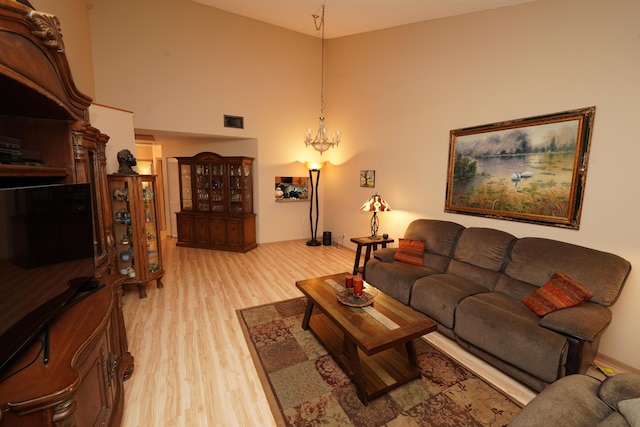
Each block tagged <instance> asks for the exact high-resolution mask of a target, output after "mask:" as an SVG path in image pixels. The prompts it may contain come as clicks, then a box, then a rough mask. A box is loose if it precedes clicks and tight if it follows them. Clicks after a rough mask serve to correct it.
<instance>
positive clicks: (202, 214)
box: [176, 152, 257, 252]
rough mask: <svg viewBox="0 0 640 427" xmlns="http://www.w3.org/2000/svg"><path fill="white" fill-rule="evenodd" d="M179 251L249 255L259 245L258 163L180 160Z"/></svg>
mask: <svg viewBox="0 0 640 427" xmlns="http://www.w3.org/2000/svg"><path fill="white" fill-rule="evenodd" d="M178 168H179V171H180V212H178V213H176V215H177V224H178V242H177V245H178V246H190V247H197V248H209V249H218V250H225V251H235V252H248V251H250V250H251V249H254V248H255V247H256V246H257V244H256V214H255V213H254V212H253V173H252V168H253V158H250V157H223V156H219V155H218V154H215V153H208V152H205V153H200V154H197V155H195V156H193V157H178Z"/></svg>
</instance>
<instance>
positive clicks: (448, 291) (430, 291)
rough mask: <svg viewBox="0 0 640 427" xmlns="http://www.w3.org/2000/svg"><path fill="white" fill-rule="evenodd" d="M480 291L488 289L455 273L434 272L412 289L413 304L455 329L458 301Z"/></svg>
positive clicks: (419, 309) (414, 306)
mask: <svg viewBox="0 0 640 427" xmlns="http://www.w3.org/2000/svg"><path fill="white" fill-rule="evenodd" d="M480 292H488V290H487V288H485V287H484V286H480V285H478V284H477V283H475V282H473V281H471V280H468V279H465V278H463V277H459V276H456V275H454V274H433V275H431V276H427V277H423V278H421V279H418V280H416V282H415V283H414V285H413V290H412V291H411V306H412V307H413V308H415V309H416V310H418V311H420V312H422V313H424V314H426V315H427V316H429V317H430V318H431V319H433V320H435V321H436V322H438V323H440V324H441V325H443V326H446V327H447V328H449V329H453V327H454V314H455V310H456V307H457V306H458V303H459V302H460V301H462V299H463V298H466V297H468V296H469V295H474V294H477V293H480Z"/></svg>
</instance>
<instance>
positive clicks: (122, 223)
mask: <svg viewBox="0 0 640 427" xmlns="http://www.w3.org/2000/svg"><path fill="white" fill-rule="evenodd" d="M134 192H135V186H133V185H132V181H131V179H130V178H126V177H116V176H112V175H111V176H109V194H111V207H112V210H113V233H114V239H115V243H116V252H117V258H116V260H117V271H118V272H119V273H120V274H124V275H125V276H127V277H129V278H134V277H136V270H135V267H134V256H135V249H134V245H135V239H136V238H138V236H137V235H136V233H134V230H133V227H134V224H133V215H134V204H133V199H134V198H135V194H134Z"/></svg>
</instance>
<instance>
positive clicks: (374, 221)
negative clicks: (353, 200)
mask: <svg viewBox="0 0 640 427" xmlns="http://www.w3.org/2000/svg"><path fill="white" fill-rule="evenodd" d="M360 210H361V211H363V212H373V217H371V236H369V238H370V239H380V236H378V226H379V225H380V223H379V221H378V215H377V213H378V212H387V211H390V210H391V206H389V203H387V202H386V201H385V200H384V199H383V198H382V196H379V195H378V194H377V193H376V194H374V195H373V196H371V197H370V198H369V199H368V200H367V201H366V202H364V204H363V205H362V207H361V208H360Z"/></svg>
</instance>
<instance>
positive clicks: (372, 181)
mask: <svg viewBox="0 0 640 427" xmlns="http://www.w3.org/2000/svg"><path fill="white" fill-rule="evenodd" d="M375 186H376V171H372V170H367V171H360V187H368V188H373V187H375Z"/></svg>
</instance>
